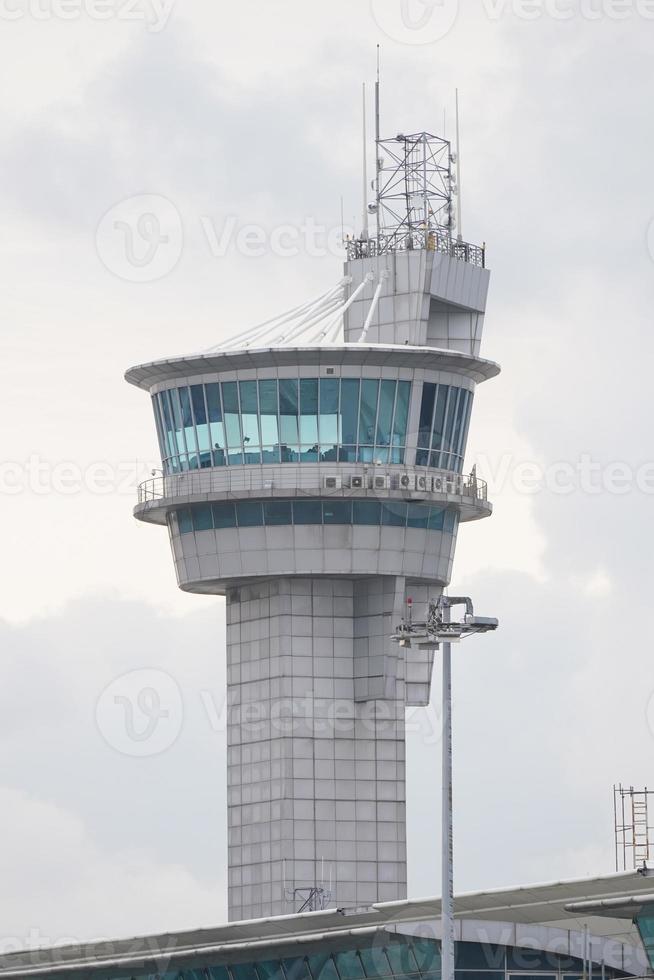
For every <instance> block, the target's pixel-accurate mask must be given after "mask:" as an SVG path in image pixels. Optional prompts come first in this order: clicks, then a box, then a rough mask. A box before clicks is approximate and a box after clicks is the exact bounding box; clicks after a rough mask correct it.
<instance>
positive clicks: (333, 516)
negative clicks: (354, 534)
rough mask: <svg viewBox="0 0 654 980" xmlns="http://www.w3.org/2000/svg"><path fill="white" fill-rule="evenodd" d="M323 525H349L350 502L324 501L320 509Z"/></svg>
mask: <svg viewBox="0 0 654 980" xmlns="http://www.w3.org/2000/svg"><path fill="white" fill-rule="evenodd" d="M322 513H323V520H324V522H325V524H351V523H352V501H351V500H325V502H324V503H323V508H322Z"/></svg>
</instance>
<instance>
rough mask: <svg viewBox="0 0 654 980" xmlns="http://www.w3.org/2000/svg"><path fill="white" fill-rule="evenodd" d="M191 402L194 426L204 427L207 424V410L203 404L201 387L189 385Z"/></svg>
mask: <svg viewBox="0 0 654 980" xmlns="http://www.w3.org/2000/svg"><path fill="white" fill-rule="evenodd" d="M191 402H192V404H193V416H194V418H195V424H196V426H198V425H205V424H206V422H207V409H206V407H205V404H204V387H203V385H191Z"/></svg>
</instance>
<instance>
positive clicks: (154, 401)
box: [152, 395, 168, 460]
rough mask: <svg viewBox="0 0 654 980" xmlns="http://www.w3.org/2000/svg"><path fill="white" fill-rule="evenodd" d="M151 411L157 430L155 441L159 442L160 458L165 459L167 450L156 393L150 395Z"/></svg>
mask: <svg viewBox="0 0 654 980" xmlns="http://www.w3.org/2000/svg"><path fill="white" fill-rule="evenodd" d="M152 411H153V412H154V424H155V428H156V430H157V442H158V443H159V453H160V455H161V458H162V460H163V459H166V457H167V456H168V450H167V448H166V436H165V431H164V425H163V421H162V418H161V413H160V411H159V399H158V397H157V396H156V395H153V396H152Z"/></svg>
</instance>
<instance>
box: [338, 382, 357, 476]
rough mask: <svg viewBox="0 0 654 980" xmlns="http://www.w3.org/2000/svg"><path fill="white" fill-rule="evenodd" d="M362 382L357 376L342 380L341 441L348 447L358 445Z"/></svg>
mask: <svg viewBox="0 0 654 980" xmlns="http://www.w3.org/2000/svg"><path fill="white" fill-rule="evenodd" d="M360 384H361V383H360V381H359V380H358V379H357V378H343V379H342V380H341V441H342V442H343V443H344V445H345V446H348V447H350V446H352V447H356V443H357V442H358V438H357V433H358V431H359V389H360ZM355 457H356V449H355ZM355 457H354V458H355ZM354 458H353V459H352V462H354Z"/></svg>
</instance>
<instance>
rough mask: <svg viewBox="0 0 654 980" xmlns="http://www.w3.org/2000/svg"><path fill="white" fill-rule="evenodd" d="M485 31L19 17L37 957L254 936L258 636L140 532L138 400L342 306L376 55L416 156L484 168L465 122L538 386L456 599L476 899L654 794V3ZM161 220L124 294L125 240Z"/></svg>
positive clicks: (11, 281) (9, 633)
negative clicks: (232, 782)
mask: <svg viewBox="0 0 654 980" xmlns="http://www.w3.org/2000/svg"><path fill="white" fill-rule="evenodd" d="M413 4H415V6H413ZM459 7H460V8H461V9H458V7H457V4H456V0H442V3H440V4H439V3H438V2H436V6H435V7H434V6H433V4H431V5H430V4H427V6H424V5H423V4H422V3H421V2H420V0H408V2H407V3H406V4H405V6H404V8H403V6H402V3H401V2H400V0H373V2H372V3H369V2H368V0H349V2H345V0H331V2H330V3H329V4H323V5H320V4H315V3H307V2H300V0H270V2H268V3H264V2H262V0H258V2H257V0H240V2H239V3H231V4H227V3H225V2H223V0H212V2H210V0H204V2H202V0H172V4H171V3H170V0H167V2H166V0H158V2H155V0H137V2H136V5H134V4H132V3H130V4H129V6H128V4H127V3H126V0H115V2H112V0H108V2H106V0H105V2H101V0H95V2H94V0H38V2H37V0H0V80H1V84H0V122H1V131H2V139H1V140H0V206H1V209H2V216H3V217H2V222H3V234H2V236H1V239H0V256H1V257H0V261H1V266H0V279H1V281H2V301H1V302H2V312H1V317H2V319H1V343H2V357H1V359H0V399H1V400H2V418H3V426H2V444H1V451H0V452H1V459H2V470H1V475H2V479H1V488H0V505H1V507H2V527H3V547H2V563H1V567H0V576H1V578H0V648H1V651H2V657H1V661H0V665H1V676H0V842H1V844H0V881H2V888H1V889H0V934H1V938H2V939H3V941H4V946H5V948H8V947H9V946H10V945H11V944H12V943H14V942H16V943H18V942H25V941H39V942H48V941H54V940H58V939H61V938H62V937H65V936H71V937H86V936H96V935H113V934H129V933H138V932H145V931H158V930H164V929H169V928H176V927H177V928H181V927H191V926H196V925H210V924H215V923H217V922H219V921H221V920H223V919H224V918H225V915H226V895H225V861H226V848H225V833H226V832H225V814H224V801H225V790H224V781H225V775H224V729H223V726H222V721H221V704H222V697H223V684H224V677H223V661H224V639H223V630H224V611H223V602H222V600H220V599H211V598H205V597H200V596H188V595H184V594H182V593H181V592H179V591H178V590H177V588H176V584H175V581H174V574H173V568H172V562H171V560H170V557H169V552H168V541H167V535H166V534H165V532H164V531H163V530H162V529H160V528H156V527H149V526H144V525H139V524H137V523H136V522H135V521H134V519H133V518H132V516H131V509H132V506H133V503H134V496H135V494H134V488H135V485H136V483H137V482H138V481H139V480H141V479H145V478H146V477H147V476H148V475H149V472H150V470H151V468H152V467H153V466H156V465H157V449H156V444H155V435H154V426H153V422H152V418H151V412H150V407H149V404H148V399H147V397H146V396H145V395H144V394H143V393H142V392H140V391H138V390H136V389H134V388H130V387H129V386H127V385H126V384H125V382H124V381H123V372H124V370H125V369H126V368H127V367H128V366H130V365H132V364H135V363H139V362H141V361H146V360H151V359H154V358H156V357H158V356H162V355H166V354H172V353H177V352H187V351H193V350H198V349H201V348H203V347H207V346H210V345H212V344H215V343H217V342H219V341H220V340H221V339H222V338H224V337H225V336H227V335H228V334H229V333H232V332H235V331H236V330H237V329H238V328H245V327H247V326H248V325H250V324H252V323H255V322H257V320H260V319H264V318H266V317H267V316H269V315H272V314H273V313H275V312H279V311H281V310H283V309H285V308H287V307H289V306H291V305H294V304H295V303H296V302H299V301H301V300H302V299H304V298H308V297H311V296H312V295H314V294H316V293H318V292H321V291H323V290H325V289H327V288H329V287H330V286H331V285H332V284H334V283H335V282H336V281H337V279H338V278H339V276H340V275H341V262H342V256H341V255H340V254H339V253H338V252H337V251H335V250H334V249H333V247H331V246H330V244H329V242H328V233H329V232H331V233H332V234H331V239H333V238H334V234H333V233H334V230H336V231H338V228H339V226H340V198H341V195H342V196H343V197H344V201H345V220H346V223H348V224H349V223H351V222H353V221H354V215H355V214H358V213H359V212H360V209H361V206H360V201H359V196H358V195H359V187H360V176H359V157H360V146H359V118H360V85H361V82H362V81H363V80H368V81H372V80H373V79H374V65H375V45H376V44H377V43H380V44H381V45H382V65H383V109H382V127H383V131H384V133H385V134H386V135H394V134H395V133H396V132H398V131H399V130H404V131H415V130H419V129H424V128H426V129H431V130H432V131H436V132H439V133H442V131H443V126H445V127H446V130H447V132H448V135H452V132H451V131H452V109H453V101H454V100H453V94H454V89H455V87H456V86H458V88H459V90H460V99H461V108H462V135H463V147H462V168H463V174H462V190H463V227H462V231H463V234H464V237H465V238H467V239H468V240H470V241H473V242H480V241H486V242H487V243H488V263H489V265H490V267H491V269H492V271H493V276H492V280H491V294H490V301H489V308H488V316H487V321H486V334H485V339H484V348H483V350H484V353H485V354H486V356H488V357H490V358H493V359H495V360H498V361H500V362H501V364H502V366H503V373H502V375H501V376H500V377H499V378H498V379H497V380H494V381H492V382H489V383H488V384H486V385H484V386H483V387H482V389H480V391H479V393H478V397H477V400H476V405H475V412H474V420H473V427H472V432H471V439H470V446H469V455H468V461H467V462H468V467H469V466H471V465H472V463H473V462H475V461H476V462H477V464H478V469H479V472H480V473H481V474H482V475H483V476H485V477H486V478H487V479H489V480H490V482H491V493H492V499H493V501H494V504H495V513H494V515H493V517H492V518H491V519H490V520H488V521H485V522H482V523H481V524H478V525H468V526H466V527H464V528H463V530H462V532H461V535H460V543H459V549H458V553H457V560H456V563H455V576H454V580H453V586H454V587H455V588H456V590H457V591H458V590H459V589H460V590H462V591H463V592H464V593H467V592H469V593H470V594H472V595H473V596H474V597H475V600H476V604H477V608H478V610H479V611H480V613H482V614H488V615H497V616H499V617H500V619H501V630H500V631H499V632H498V633H497V634H496V635H494V636H491V637H488V638H484V639H479V640H475V641H470V642H469V643H468V644H466V645H465V646H464V647H462V648H461V649H460V650H457V651H456V658H455V676H454V683H455V697H456V700H455V760H456V789H455V808H456V813H455V820H456V862H457V868H456V883H457V888H459V889H472V888H486V887H488V888H492V887H499V886H502V885H509V884H516V883H525V882H527V881H534V880H536V881H538V880H549V879H554V878H557V877H569V876H575V875H583V874H587V873H588V874H590V873H597V872H605V871H611V870H612V867H613V848H612V833H613V831H612V797H611V787H612V784H613V783H614V782H615V781H620V780H622V781H623V782H626V783H635V784H637V785H640V784H645V783H647V782H650V783H652V782H653V781H654V775H653V773H652V758H653V749H654V741H653V734H652V732H653V730H654V706H653V705H651V704H650V698H651V697H652V692H653V689H654V684H653V670H652V640H651V629H650V618H651V609H652V579H653V576H652V558H651V553H652V512H653V504H654V467H653V466H652V460H654V447H653V446H652V408H651V402H652V384H651V372H652V359H653V355H654V343H653V342H652V309H653V308H654V302H653V300H654V290H653V286H652V280H653V275H652V274H653V271H654V265H653V259H652V254H651V249H652V248H654V232H652V229H651V227H650V222H651V220H652V217H653V215H654V192H653V190H652V173H653V171H654V136H653V132H652V112H651V102H652V84H653V82H654V59H653V58H652V48H653V45H654V20H653V19H652V17H654V9H652V8H653V7H654V5H653V4H652V3H649V2H647V0H633V2H630V0H583V2H581V0H558V2H557V3H554V2H552V0H547V2H546V0H543V2H542V3H541V2H540V0H530V2H529V3H522V2H520V0H466V2H465V4H464V3H463V2H461V3H460V4H459ZM143 195H146V196H147V197H148V198H149V199H151V205H152V206H151V208H145V210H153V211H154V213H156V214H158V215H159V218H160V227H159V228H158V229H157V228H153V227H152V226H147V225H143V226H141V229H140V230H141V231H142V233H143V235H142V238H141V239H140V240H139V239H137V238H135V237H134V235H133V234H132V237H131V239H130V243H129V244H131V246H132V249H133V255H132V259H133V261H131V262H126V260H125V252H124V251H123V254H122V256H121V253H120V250H117V249H116V247H115V243H114V245H112V241H111V240H110V236H108V235H107V231H106V229H107V227H111V226H113V222H114V221H123V222H125V223H126V231H125V234H126V236H127V235H129V234H130V233H129V230H128V228H129V225H130V222H132V221H133V220H134V215H135V214H138V213H139V209H140V210H141V211H143V210H144V208H143V202H142V200H141V198H142V196H143ZM135 197H136V198H138V200H137V201H136V202H134V201H133V198H135ZM152 202H154V203H153V204H152ZM108 213H109V217H108V218H106V217H105V216H106V215H107V214H108ZM103 219H104V220H103ZM247 226H255V228H256V229H258V230H257V231H255V232H252V229H250V230H249V231H248V230H247ZM282 226H289V227H284V228H282ZM316 228H317V229H318V230H317V231H316ZM280 229H282V230H280ZM159 234H161V235H165V236H167V242H166V243H165V245H164V246H163V247H162V249H161V251H160V253H159V255H158V257H157V260H156V261H157V263H158V264H156V265H150V264H149V263H148V262H147V247H148V236H150V238H152V236H153V235H154V236H155V237H156V236H157V235H159ZM331 239H330V240H331ZM126 244H128V243H127V238H126ZM289 252H290V253H292V252H295V253H296V254H280V253H289ZM253 253H256V254H253ZM155 274H156V276H157V278H154V276H155ZM147 280H151V281H147ZM134 671H137V672H141V671H158V672H159V673H158V674H156V675H155V676H156V677H158V678H159V680H160V681H161V678H162V677H163V678H164V681H163V682H164V684H168V685H169V687H168V688H167V690H166V692H165V693H166V694H167V696H168V697H169V698H170V701H169V703H170V704H173V705H174V706H175V710H174V712H173V716H172V721H171V723H170V725H169V726H168V729H167V730H166V728H165V726H164V728H163V729H162V732H163V735H162V738H163V742H162V744H161V745H160V746H158V751H157V753H156V754H145V755H144V756H143V757H139V758H135V757H133V755H128V754H125V752H124V751H123V750H124V749H125V745H124V744H123V743H121V739H120V733H119V732H116V731H112V730H111V726H110V723H109V722H108V721H107V715H106V712H105V707H106V704H107V703H108V700H107V699H108V698H110V697H113V695H114V694H115V693H116V691H118V692H119V695H120V694H121V693H122V695H123V696H124V695H125V694H126V692H127V694H129V691H130V686H129V685H130V684H132V683H133V684H135V685H136V686H137V687H138V685H139V684H140V685H141V686H142V683H141V682H142V680H143V678H144V677H146V678H147V677H149V676H150V674H145V675H143V674H141V673H137V674H135V675H132V680H130V678H129V677H128V678H127V679H125V678H124V675H125V674H130V672H134ZM134 678H135V680H134ZM166 678H167V680H166ZM112 684H113V685H114V686H113V687H109V691H108V693H107V688H108V686H109V685H112ZM103 692H105V693H104V694H103ZM438 693H439V689H438V684H435V685H434V694H435V699H436V700H437V699H438ZM103 706H105V707H103ZM146 707H147V706H146ZM103 712H104V713H103ZM171 726H172V727H171ZM435 727H436V729H437V725H436V726H435ZM433 730H434V716H433V712H432V713H431V714H430V713H429V712H415V713H414V714H413V716H412V718H411V731H410V734H409V786H408V799H409V833H410V842H409V857H410V867H409V890H410V895H412V896H414V897H415V896H420V895H425V894H438V893H439V891H440V886H439V860H438V854H437V845H438V841H439V821H438V805H437V797H438V792H439V759H440V746H439V743H438V739H437V737H436V738H435V737H433ZM133 744H134V743H132V745H133ZM127 748H128V749H129V746H127ZM430 773H431V778H430V777H429V774H430Z"/></svg>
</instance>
